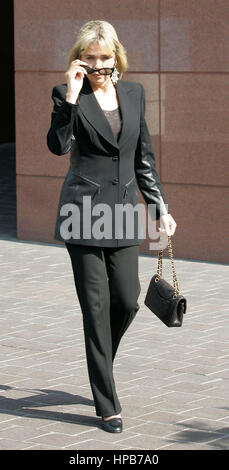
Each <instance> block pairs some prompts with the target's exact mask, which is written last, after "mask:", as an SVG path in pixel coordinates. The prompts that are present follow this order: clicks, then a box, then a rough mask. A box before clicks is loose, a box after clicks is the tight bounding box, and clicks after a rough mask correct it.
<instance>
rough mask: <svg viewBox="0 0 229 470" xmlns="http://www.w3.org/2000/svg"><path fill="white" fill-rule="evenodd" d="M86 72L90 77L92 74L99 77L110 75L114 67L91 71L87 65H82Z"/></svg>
mask: <svg viewBox="0 0 229 470" xmlns="http://www.w3.org/2000/svg"><path fill="white" fill-rule="evenodd" d="M82 67H84V68H85V69H86V70H87V73H88V74H89V75H90V74H91V73H94V72H99V74H100V75H111V74H112V73H113V71H114V67H103V68H101V69H93V68H92V67H89V65H82Z"/></svg>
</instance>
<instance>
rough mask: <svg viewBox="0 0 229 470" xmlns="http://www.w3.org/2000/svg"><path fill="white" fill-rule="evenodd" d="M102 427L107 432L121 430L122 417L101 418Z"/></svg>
mask: <svg viewBox="0 0 229 470" xmlns="http://www.w3.org/2000/svg"><path fill="white" fill-rule="evenodd" d="M102 427H103V429H104V430H105V431H108V432H122V430H123V424H122V418H111V419H107V420H105V419H104V418H102Z"/></svg>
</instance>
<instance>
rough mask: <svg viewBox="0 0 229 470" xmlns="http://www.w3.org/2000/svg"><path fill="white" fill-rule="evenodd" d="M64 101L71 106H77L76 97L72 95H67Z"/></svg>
mask: <svg viewBox="0 0 229 470" xmlns="http://www.w3.org/2000/svg"><path fill="white" fill-rule="evenodd" d="M65 101H67V102H68V103H71V104H77V103H78V95H74V94H72V93H67V94H66V98H65Z"/></svg>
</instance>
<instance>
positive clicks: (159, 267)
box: [155, 236, 180, 297]
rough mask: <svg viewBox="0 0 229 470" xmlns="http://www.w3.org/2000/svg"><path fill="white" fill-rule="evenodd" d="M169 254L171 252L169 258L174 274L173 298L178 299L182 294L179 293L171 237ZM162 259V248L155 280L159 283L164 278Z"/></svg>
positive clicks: (159, 253) (169, 239)
mask: <svg viewBox="0 0 229 470" xmlns="http://www.w3.org/2000/svg"><path fill="white" fill-rule="evenodd" d="M168 252H169V258H170V260H171V264H172V272H173V287H174V295H173V297H177V296H178V295H179V294H180V292H179V285H178V280H177V276H176V272H175V266H174V259H173V251H172V241H171V237H169V236H168ZM162 258H163V249H162V248H161V249H160V250H159V252H158V265H157V278H156V279H155V280H156V282H157V281H159V278H162Z"/></svg>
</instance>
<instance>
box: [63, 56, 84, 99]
mask: <svg viewBox="0 0 229 470" xmlns="http://www.w3.org/2000/svg"><path fill="white" fill-rule="evenodd" d="M82 64H84V65H88V64H87V63H86V62H83V61H82V60H79V59H76V60H73V61H72V62H71V65H70V67H69V68H68V70H67V72H65V77H66V80H67V93H66V101H68V102H69V103H73V104H75V103H76V100H77V98H78V95H79V92H80V90H81V88H82V86H83V79H84V77H85V75H86V74H87V71H86V70H85V69H84V68H83V67H82V66H81V65H82Z"/></svg>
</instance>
